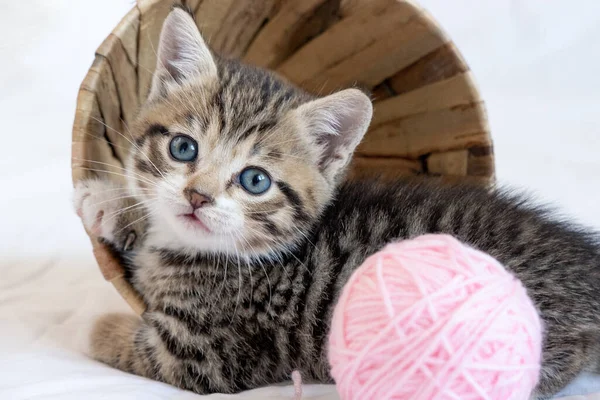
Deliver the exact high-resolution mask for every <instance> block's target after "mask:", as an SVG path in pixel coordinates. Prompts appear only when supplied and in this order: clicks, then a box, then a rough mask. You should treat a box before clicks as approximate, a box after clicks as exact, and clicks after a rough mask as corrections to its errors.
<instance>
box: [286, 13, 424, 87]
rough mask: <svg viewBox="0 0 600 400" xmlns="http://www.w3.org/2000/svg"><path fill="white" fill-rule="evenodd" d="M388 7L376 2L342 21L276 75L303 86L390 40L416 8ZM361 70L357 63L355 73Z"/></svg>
mask: <svg viewBox="0 0 600 400" xmlns="http://www.w3.org/2000/svg"><path fill="white" fill-rule="evenodd" d="M386 4H387V7H382V6H381V3H379V2H376V3H374V5H373V7H372V8H368V9H365V10H364V12H362V13H360V14H356V15H353V16H350V17H348V18H346V19H343V20H341V21H340V22H338V23H337V24H335V25H333V26H332V27H331V28H329V29H328V30H326V31H325V32H323V33H322V34H321V35H319V36H318V37H316V38H315V39H313V40H311V41H310V43H308V44H307V45H305V46H303V47H302V48H301V49H299V50H298V51H297V52H296V53H294V54H293V55H292V56H290V57H289V58H288V59H287V60H285V61H284V62H283V63H282V64H281V65H280V66H279V67H278V68H277V72H279V73H280V74H281V75H283V76H285V77H287V78H288V79H289V80H291V81H292V82H294V83H296V84H300V85H302V84H304V83H305V82H308V81H309V80H311V79H314V78H315V77H317V76H319V75H321V74H324V73H326V71H330V70H334V69H335V68H336V67H338V66H340V65H345V64H346V62H347V61H348V60H351V59H353V58H355V57H356V55H361V54H364V53H365V52H367V51H368V50H369V48H370V47H371V46H372V45H374V44H375V43H378V42H380V41H389V40H390V39H387V40H386V39H385V38H386V37H388V38H389V37H390V36H395V35H393V33H394V32H395V33H398V32H400V29H401V28H402V27H403V26H404V24H406V23H407V22H408V21H409V20H410V19H411V17H414V15H415V14H414V10H413V8H412V7H410V6H407V5H406V4H404V3H400V4H395V3H393V4H391V5H390V4H389V3H387V2H386ZM372 61H373V62H375V60H372ZM361 67H362V65H359V64H356V65H355V69H354V72H359V70H360V68H361Z"/></svg>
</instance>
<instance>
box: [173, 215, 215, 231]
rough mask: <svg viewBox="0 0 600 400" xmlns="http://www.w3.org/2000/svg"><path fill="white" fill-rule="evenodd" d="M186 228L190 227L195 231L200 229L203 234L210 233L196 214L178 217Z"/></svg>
mask: <svg viewBox="0 0 600 400" xmlns="http://www.w3.org/2000/svg"><path fill="white" fill-rule="evenodd" d="M179 216H180V217H181V218H182V219H183V220H184V221H185V223H186V224H187V225H188V226H191V227H193V228H196V229H198V228H199V229H202V230H203V231H205V232H208V233H211V231H210V229H208V227H207V226H206V225H205V224H204V222H202V220H201V219H200V218H198V217H197V216H196V214H194V213H191V214H181V215H179Z"/></svg>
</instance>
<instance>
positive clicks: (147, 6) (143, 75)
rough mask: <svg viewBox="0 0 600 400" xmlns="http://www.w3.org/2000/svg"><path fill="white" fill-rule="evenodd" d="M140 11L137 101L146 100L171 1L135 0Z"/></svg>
mask: <svg viewBox="0 0 600 400" xmlns="http://www.w3.org/2000/svg"><path fill="white" fill-rule="evenodd" d="M137 5H138V9H139V11H140V27H139V36H138V51H137V55H138V81H137V82H138V83H137V85H138V103H139V104H143V103H144V102H145V101H146V97H147V96H148V92H149V91H150V85H151V83H152V75H153V74H154V69H155V67H156V57H157V56H156V51H157V50H158V41H159V38H160V31H161V29H162V24H163V22H164V21H165V19H166V18H167V15H168V14H169V11H170V10H171V7H172V3H171V2H169V1H164V0H137Z"/></svg>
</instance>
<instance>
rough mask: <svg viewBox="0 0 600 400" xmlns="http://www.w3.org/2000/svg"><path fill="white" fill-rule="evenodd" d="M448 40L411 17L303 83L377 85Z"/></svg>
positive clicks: (322, 87) (332, 86)
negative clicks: (361, 49)
mask: <svg viewBox="0 0 600 400" xmlns="http://www.w3.org/2000/svg"><path fill="white" fill-rule="evenodd" d="M445 41H446V39H445V38H443V37H440V36H439V35H437V34H436V33H435V32H432V31H431V29H430V27H429V26H428V25H427V24H426V23H424V22H423V21H421V20H420V19H419V18H412V19H410V20H408V21H406V22H405V23H403V24H401V25H398V26H397V27H396V30H395V31H394V32H388V33H387V34H386V35H384V36H383V37H379V38H377V40H376V41H375V42H373V43H372V44H371V45H370V46H369V47H367V48H366V49H364V50H363V51H360V52H358V53H356V54H353V55H352V56H350V57H349V58H347V59H346V60H344V61H343V62H342V63H340V64H338V65H335V66H333V67H332V68H330V69H328V70H326V71H323V72H322V73H320V74H319V75H317V76H314V77H312V78H311V79H309V80H307V81H305V82H303V83H302V84H303V86H305V87H307V88H308V89H309V90H315V89H317V88H318V90H323V91H324V92H326V93H327V92H330V91H333V90H336V89H338V88H340V87H344V86H348V85H351V84H353V83H359V84H362V85H365V86H368V87H374V86H376V85H377V84H379V83H380V82H382V81H383V80H385V79H386V78H388V77H390V76H392V75H394V74H395V73H396V71H398V70H400V69H403V68H405V67H406V66H408V65H410V64H412V63H414V62H415V61H417V60H418V59H420V58H421V57H423V56H424V55H425V54H427V53H429V52H431V51H433V50H434V49H436V48H438V47H440V46H442V45H443V44H444V42H445Z"/></svg>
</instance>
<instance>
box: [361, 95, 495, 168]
mask: <svg viewBox="0 0 600 400" xmlns="http://www.w3.org/2000/svg"><path fill="white" fill-rule="evenodd" d="M486 128H487V127H486V125H485V122H484V121H483V120H482V109H481V105H480V104H470V105H466V106H456V107H453V108H451V109H444V110H437V111H431V112H425V113H421V114H417V115H412V116H409V117H406V118H401V119H398V120H394V121H391V122H389V123H386V124H383V125H380V126H377V127H373V128H372V130H370V131H369V132H368V133H367V136H366V137H365V139H364V140H363V142H362V143H361V144H360V145H359V147H358V150H357V151H358V152H359V153H360V154H366V155H372V156H398V157H405V158H417V157H420V156H422V155H425V154H428V153H432V152H442V151H448V150H458V149H463V148H466V147H472V146H489V145H491V143H490V138H489V134H488V133H487V129H486Z"/></svg>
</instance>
